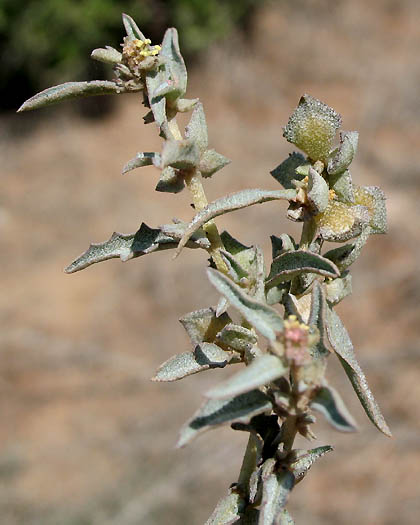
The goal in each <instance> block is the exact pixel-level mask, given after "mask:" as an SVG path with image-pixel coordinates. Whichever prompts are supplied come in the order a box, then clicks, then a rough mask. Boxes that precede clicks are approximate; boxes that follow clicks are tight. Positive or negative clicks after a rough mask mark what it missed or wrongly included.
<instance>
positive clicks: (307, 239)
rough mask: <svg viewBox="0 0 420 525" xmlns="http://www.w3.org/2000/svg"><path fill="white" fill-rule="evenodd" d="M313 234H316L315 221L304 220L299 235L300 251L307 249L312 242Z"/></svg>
mask: <svg viewBox="0 0 420 525" xmlns="http://www.w3.org/2000/svg"><path fill="white" fill-rule="evenodd" d="M315 232H316V224H315V221H314V220H313V219H312V218H310V219H307V220H305V221H304V222H303V227H302V233H301V237H300V242H299V249H300V250H307V249H309V246H310V244H311V242H312V241H313V240H314V237H315Z"/></svg>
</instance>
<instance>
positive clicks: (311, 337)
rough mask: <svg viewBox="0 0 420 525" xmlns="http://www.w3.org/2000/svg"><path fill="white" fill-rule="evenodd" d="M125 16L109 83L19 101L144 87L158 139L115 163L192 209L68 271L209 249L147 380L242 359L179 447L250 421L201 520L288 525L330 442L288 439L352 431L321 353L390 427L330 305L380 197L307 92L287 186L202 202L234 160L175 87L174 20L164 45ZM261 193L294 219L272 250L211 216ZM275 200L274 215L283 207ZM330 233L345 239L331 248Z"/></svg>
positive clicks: (30, 105) (181, 85)
mask: <svg viewBox="0 0 420 525" xmlns="http://www.w3.org/2000/svg"><path fill="white" fill-rule="evenodd" d="M123 23H124V26H125V29H126V33H127V36H126V37H125V38H124V42H123V47H122V53H120V52H119V51H117V50H116V49H114V48H112V47H109V46H106V47H105V48H100V49H96V50H94V51H93V53H92V58H93V59H95V60H100V61H102V62H105V63H107V64H110V65H111V66H112V67H113V69H114V73H115V78H114V80H113V81H106V82H104V81H93V82H68V83H65V84H63V85H61V86H57V87H53V88H49V89H46V90H45V91H43V92H41V93H39V94H38V95H35V96H34V97H32V98H31V99H29V100H28V101H26V102H25V103H24V104H23V105H22V106H21V108H20V110H19V111H26V110H30V109H35V108H38V107H42V106H47V105H50V104H53V103H55V102H59V101H61V100H66V99H70V98H74V97H79V96H90V95H104V94H113V93H118V94H119V93H128V92H136V91H143V105H144V106H145V108H146V114H145V116H144V117H143V118H144V122H145V123H152V122H154V123H155V125H156V126H157V131H158V133H159V136H160V137H161V138H162V139H163V145H162V149H161V151H155V152H140V153H137V154H136V155H135V156H134V157H133V159H132V160H130V161H129V162H128V163H127V164H126V165H125V166H124V168H123V173H127V172H130V171H132V170H134V169H136V168H140V167H153V168H154V169H157V170H159V179H158V182H157V186H156V190H157V191H161V192H162V191H163V192H169V193H174V194H176V193H178V192H180V191H181V190H183V189H184V188H187V189H188V190H189V192H190V195H191V199H192V201H193V205H194V214H193V216H192V217H191V215H190V213H188V212H189V210H188V211H187V213H186V216H185V218H184V220H180V219H174V220H173V222H170V221H168V217H167V216H164V217H162V225H161V226H158V227H155V228H151V227H149V226H147V225H146V224H144V223H142V224H141V226H140V228H139V229H138V231H137V232H136V233H132V234H121V233H113V234H112V236H111V238H110V239H109V240H108V241H105V242H103V243H99V244H91V246H90V247H89V248H88V250H87V251H86V252H84V253H83V254H82V255H80V256H79V257H78V258H77V259H75V260H74V261H73V262H72V263H71V264H70V265H69V266H68V267H67V268H66V270H65V271H66V272H67V273H73V272H77V271H79V270H82V269H84V268H86V267H88V266H90V265H92V264H94V263H97V262H101V261H104V260H107V259H111V258H119V259H121V260H122V261H127V260H129V259H134V258H137V257H140V256H143V255H147V254H150V253H154V252H158V251H163V250H167V249H174V255H175V256H177V255H179V254H180V252H181V250H182V249H183V248H184V247H188V248H199V249H202V250H204V251H205V252H206V254H207V256H208V257H209V259H208V261H209V266H210V268H208V270H207V276H208V279H209V281H210V283H211V284H212V285H213V287H214V289H215V290H216V292H217V293H218V295H219V298H218V300H216V304H212V305H209V306H206V307H205V308H202V309H200V310H196V311H193V312H190V313H188V314H186V315H184V316H183V317H181V319H180V322H181V324H182V325H183V327H184V328H185V330H186V332H187V335H188V337H189V340H190V343H191V344H190V347H189V348H187V349H185V351H184V352H182V353H178V354H176V355H174V356H172V357H171V358H169V359H168V360H166V361H165V362H164V363H163V364H162V365H161V366H160V367H159V368H158V370H157V372H156V375H155V377H154V378H153V380H154V381H156V382H163V381H166V382H170V381H176V380H179V379H182V378H184V377H187V376H190V375H192V374H197V373H199V372H204V371H207V370H212V369H218V368H224V367H226V366H228V365H238V366H237V367H235V372H234V373H233V374H232V375H231V377H229V378H228V379H225V380H224V381H223V382H221V383H220V384H216V385H215V386H213V387H212V388H210V390H208V391H207V393H206V394H205V395H206V397H207V399H206V401H205V403H204V404H203V405H202V406H201V408H199V409H198V411H197V412H196V414H195V415H194V416H193V417H192V418H191V419H190V420H189V421H188V422H187V423H186V424H185V426H184V427H183V429H182V430H181V434H180V437H179V441H178V446H184V445H186V444H187V443H188V442H189V441H190V440H192V439H193V438H195V437H196V436H198V435H199V434H200V433H202V432H204V431H206V430H209V429H212V428H215V427H217V426H220V425H225V424H227V425H231V426H232V428H233V429H235V430H239V431H245V432H248V434H249V441H248V446H247V449H246V452H245V456H244V460H243V464H242V468H241V472H240V474H239V478H238V480H237V483H235V484H234V485H232V486H231V488H230V489H229V491H228V494H227V496H225V497H224V498H222V499H221V500H220V502H219V503H218V505H217V506H216V509H215V510H214V512H213V514H212V515H211V517H210V518H209V520H208V521H207V524H208V525H222V524H225V525H227V524H231V523H235V522H236V523H242V524H246V523H249V524H255V525H279V524H280V525H288V524H289V525H290V524H293V519H292V517H291V516H290V514H289V512H288V510H287V509H286V504H287V502H288V499H289V496H290V493H291V491H292V490H293V488H294V487H295V485H296V484H297V483H298V482H300V481H301V480H302V479H303V478H304V477H305V475H306V474H307V472H308V471H309V469H310V468H311V466H312V465H313V464H314V463H315V461H316V460H317V459H319V458H320V457H322V456H323V455H324V454H326V453H327V452H329V451H331V450H332V447H330V446H329V445H326V446H322V447H317V448H309V449H307V450H302V449H296V448H294V439H295V436H296V435H297V434H298V433H299V434H301V435H302V436H304V437H305V438H306V439H308V440H311V439H314V437H315V435H314V433H313V430H312V427H313V425H314V423H315V417H314V414H313V412H314V411H316V412H320V413H321V414H322V415H323V416H324V417H325V418H326V420H327V422H328V423H329V424H330V425H332V427H334V428H335V429H336V430H339V431H342V432H353V431H355V430H356V429H357V427H356V423H355V421H354V419H353V417H352V416H351V414H350V413H349V411H348V410H347V408H346V406H345V403H344V401H343V400H342V398H341V396H340V394H339V392H338V390H337V389H336V388H334V387H332V386H330V385H329V384H328V382H327V380H326V377H325V374H326V367H327V361H328V358H329V356H330V355H334V354H335V355H337V357H338V359H339V361H340V363H341V364H342V366H343V367H344V370H345V372H346V374H347V376H348V378H349V380H350V382H351V384H352V386H353V388H354V390H355V392H356V394H357V396H358V397H359V399H360V402H361V404H362V406H363V408H364V410H365V412H366V414H367V416H368V417H369V418H370V420H371V421H372V423H373V424H374V425H375V426H376V427H377V428H378V429H379V430H380V431H382V432H383V433H384V434H385V435H387V436H390V435H391V433H390V430H389V428H388V426H387V424H386V422H385V419H384V417H383V415H382V413H381V411H380V409H379V406H378V404H377V402H376V401H375V399H374V397H373V394H372V392H371V390H370V388H369V386H368V383H367V380H366V377H365V375H364V373H363V371H362V369H361V367H360V365H359V363H358V361H357V359H356V355H355V352H354V348H353V345H352V342H351V340H350V337H349V335H348V333H347V331H346V329H345V328H344V326H343V324H342V322H341V320H340V318H339V317H338V315H337V314H336V312H335V311H334V307H335V305H336V304H338V303H339V302H340V301H342V300H343V299H344V298H345V297H346V296H348V295H349V294H351V284H352V283H351V274H350V271H349V267H350V266H351V264H352V263H353V262H354V261H355V260H356V259H357V257H358V256H359V255H360V253H361V250H362V248H363V246H364V245H365V243H366V242H367V240H368V238H369V236H370V235H371V234H373V233H385V232H386V228H387V225H386V208H385V196H384V194H383V192H382V190H380V189H379V188H377V187H376V186H359V187H357V186H354V185H353V182H352V177H351V174H350V165H351V163H352V161H353V159H354V156H355V153H356V149H357V144H358V134H357V132H355V131H350V132H340V141H339V144H338V145H336V146H335V145H334V140H335V136H336V133H337V131H338V129H339V127H340V125H341V118H340V116H339V114H338V113H336V112H335V111H334V110H333V109H332V108H330V107H329V106H327V105H326V104H324V103H323V102H321V101H319V100H317V99H315V98H313V97H311V96H309V95H304V96H303V97H302V98H301V100H300V102H299V105H298V107H297V108H296V110H295V111H294V112H293V114H292V116H291V117H290V119H289V122H288V123H287V125H286V127H285V128H284V136H285V137H286V139H287V140H288V141H289V142H291V143H293V144H295V145H296V146H297V147H298V148H300V149H301V150H302V151H303V152H304V153H305V155H306V157H305V156H304V155H302V154H301V153H296V152H295V153H292V154H291V155H290V156H289V157H288V158H287V159H286V160H284V161H283V162H280V163H279V165H278V166H277V168H275V169H274V170H272V171H271V175H272V176H273V177H274V178H275V179H276V180H277V181H278V182H279V183H280V184H281V185H282V186H283V188H280V189H277V190H268V189H260V188H254V189H242V190H240V191H237V192H235V193H232V194H230V195H224V196H221V197H219V198H218V199H216V200H214V201H213V202H211V203H208V201H207V198H206V195H205V192H204V188H203V179H207V178H209V177H211V176H212V175H213V174H214V173H216V172H217V171H219V170H221V169H222V168H224V167H225V166H226V165H227V164H228V163H229V160H228V159H227V158H226V157H225V156H224V155H223V154H222V153H219V152H216V151H215V150H214V149H212V148H210V147H209V137H208V129H207V123H206V116H205V112H204V108H203V105H202V104H201V102H200V101H199V100H198V99H186V98H183V97H184V96H185V93H186V89H187V70H186V67H185V64H184V60H183V58H182V55H181V52H180V49H179V43H178V34H177V31H176V29H168V30H167V31H166V33H165V35H164V38H163V41H162V44H161V45H152V44H151V42H150V40H148V39H147V38H146V37H145V36H144V35H143V34H142V32H141V31H140V29H139V28H138V27H137V25H136V24H135V22H134V20H132V19H131V18H130V17H129V16H127V15H123ZM188 111H192V114H191V117H190V120H189V123H188V125H187V127H186V129H185V131H184V133H182V132H181V130H180V129H179V127H178V124H177V120H176V117H177V114H178V113H179V112H188ZM268 201H287V202H288V209H287V212H286V215H287V217H288V218H290V219H291V220H294V221H299V222H302V234H301V238H300V240H299V242H296V241H294V240H293V239H292V238H291V237H290V236H289V235H287V234H285V233H279V232H277V231H276V232H275V234H274V235H272V236H271V243H272V258H271V259H272V260H271V261H265V260H264V255H263V250H262V249H261V247H260V246H259V244H255V245H252V246H247V245H245V244H243V243H242V242H240V241H239V240H237V239H235V238H234V237H233V236H232V235H231V234H230V233H228V232H226V231H225V232H223V233H222V234H219V231H218V229H217V226H216V224H215V222H214V220H215V219H216V218H217V217H218V216H220V215H224V214H226V213H231V212H234V211H236V210H240V209H243V208H246V207H248V206H254V205H256V204H263V203H265V202H268ZM277 206H278V207H277V209H276V210H275V211H274V214H275V215H274V217H273V224H275V223H276V222H277V221H276V214H277V213H279V210H280V207H283V204H282V203H281V202H279V203H277ZM162 209H163V210H164V207H163V208H162ZM284 212H285V211H282V212H281V213H284ZM163 213H164V211H163ZM325 241H332V242H335V243H345V242H347V241H351V242H349V243H347V244H341V245H340V246H338V247H336V248H334V249H332V250H329V251H327V250H325V249H324V242H325ZM181 260H182V258H181ZM203 260H204V261H206V260H207V259H206V257H204V258H203ZM268 269H269V270H268ZM267 270H268V271H267ZM205 283H206V281H205V279H204V277H203V286H205V285H206V284H205ZM241 365H242V366H241Z"/></svg>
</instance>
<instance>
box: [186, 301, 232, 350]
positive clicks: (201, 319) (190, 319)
mask: <svg viewBox="0 0 420 525" xmlns="http://www.w3.org/2000/svg"><path fill="white" fill-rule="evenodd" d="M179 321H180V323H181V324H182V326H183V327H184V328H185V330H186V332H187V334H188V336H189V338H190V340H191V342H192V344H193V345H198V344H199V343H203V342H206V343H213V342H215V340H216V336H217V334H218V333H219V332H220V331H221V330H222V329H223V328H224V327H225V326H226V325H227V324H229V323H231V322H232V320H231V318H230V317H229V316H228V314H226V313H224V314H222V315H220V316H216V312H215V310H214V309H213V308H203V309H201V310H195V311H194V312H190V313H188V314H186V315H184V316H183V317H181V318H180V320H179Z"/></svg>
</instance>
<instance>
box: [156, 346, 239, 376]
mask: <svg viewBox="0 0 420 525" xmlns="http://www.w3.org/2000/svg"><path fill="white" fill-rule="evenodd" d="M233 355H234V354H233V352H226V351H224V350H222V348H220V347H219V346H217V345H215V344H213V343H200V344H199V345H197V346H196V347H195V349H194V351H193V352H184V353H182V354H177V355H174V356H173V357H171V358H169V359H168V360H167V361H165V362H164V363H163V364H162V365H160V367H159V368H158V370H157V372H156V375H155V376H154V377H153V378H152V381H156V382H162V381H177V380H179V379H183V378H184V377H187V376H190V375H192V374H197V373H198V372H203V371H204V370H208V369H210V368H224V367H225V366H226V365H227V364H228V363H229V362H230V360H231V359H232V357H233ZM237 355H238V354H237Z"/></svg>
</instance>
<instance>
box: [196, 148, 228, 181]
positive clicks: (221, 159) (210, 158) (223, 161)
mask: <svg viewBox="0 0 420 525" xmlns="http://www.w3.org/2000/svg"><path fill="white" fill-rule="evenodd" d="M230 162H231V161H230V160H229V159H228V158H226V157H225V156H224V155H222V154H221V153H218V152H217V151H215V150H214V149H208V150H206V151H205V152H204V153H203V155H202V156H201V160H200V164H199V166H198V169H199V171H200V173H201V175H202V176H203V177H204V178H208V177H211V176H212V175H213V174H214V173H216V171H219V170H221V169H222V168H224V167H225V166H226V165H227V164H229V163H230Z"/></svg>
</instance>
